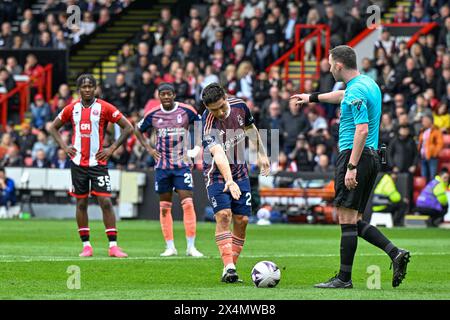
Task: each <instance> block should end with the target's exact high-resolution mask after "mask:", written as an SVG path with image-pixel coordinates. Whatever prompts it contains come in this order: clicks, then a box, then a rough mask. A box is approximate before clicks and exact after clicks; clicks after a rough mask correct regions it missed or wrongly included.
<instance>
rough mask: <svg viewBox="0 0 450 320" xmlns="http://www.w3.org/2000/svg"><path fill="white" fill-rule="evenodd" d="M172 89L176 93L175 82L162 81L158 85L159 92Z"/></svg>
mask: <svg viewBox="0 0 450 320" xmlns="http://www.w3.org/2000/svg"><path fill="white" fill-rule="evenodd" d="M166 90H167V91H172V92H173V93H175V88H174V86H173V84H171V83H168V82H161V83H160V84H159V86H158V92H161V91H166Z"/></svg>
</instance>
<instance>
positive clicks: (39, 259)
mask: <svg viewBox="0 0 450 320" xmlns="http://www.w3.org/2000/svg"><path fill="white" fill-rule="evenodd" d="M385 255H386V254H385V253H362V254H358V255H357V256H363V257H371V256H385ZM448 255H450V252H412V253H411V256H412V257H414V256H448ZM326 257H339V254H307V253H305V254H279V255H242V256H241V258H243V259H246V258H248V259H256V258H260V259H271V258H326ZM11 258H16V259H11ZM17 258H18V259H17ZM216 258H218V256H204V257H200V258H192V257H183V256H177V257H157V256H155V257H128V258H125V259H117V258H111V257H90V258H79V257H54V256H53V257H52V256H14V255H0V263H3V262H4V263H14V262H18V263H19V262H64V261H80V262H85V261H88V262H89V261H122V262H123V261H128V260H150V261H151V260H159V261H164V260H166V261H170V260H199V259H200V260H201V259H216ZM3 259H5V260H3Z"/></svg>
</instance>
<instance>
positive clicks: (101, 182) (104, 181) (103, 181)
mask: <svg viewBox="0 0 450 320" xmlns="http://www.w3.org/2000/svg"><path fill="white" fill-rule="evenodd" d="M97 180H98V182H97V185H98V186H99V187H104V186H106V190H107V191H111V180H109V176H98V177H97Z"/></svg>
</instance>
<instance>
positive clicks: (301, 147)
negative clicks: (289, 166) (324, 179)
mask: <svg viewBox="0 0 450 320" xmlns="http://www.w3.org/2000/svg"><path fill="white" fill-rule="evenodd" d="M313 157H314V155H313V153H312V151H311V148H310V146H309V144H308V141H307V140H306V137H305V135H304V134H300V135H299V136H298V138H297V140H296V143H295V148H294V149H293V150H292V152H291V153H289V159H290V160H292V161H295V163H296V164H297V168H298V171H300V172H301V171H311V170H312V169H313Z"/></svg>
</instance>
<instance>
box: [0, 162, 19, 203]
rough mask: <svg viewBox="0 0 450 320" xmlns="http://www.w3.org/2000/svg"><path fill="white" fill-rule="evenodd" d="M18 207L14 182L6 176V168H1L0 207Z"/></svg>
mask: <svg viewBox="0 0 450 320" xmlns="http://www.w3.org/2000/svg"><path fill="white" fill-rule="evenodd" d="M14 205H16V188H15V185H14V181H13V180H12V179H10V178H8V177H7V176H6V172H5V168H3V167H2V168H0V206H2V207H9V206H14Z"/></svg>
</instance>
